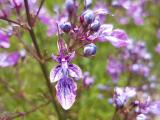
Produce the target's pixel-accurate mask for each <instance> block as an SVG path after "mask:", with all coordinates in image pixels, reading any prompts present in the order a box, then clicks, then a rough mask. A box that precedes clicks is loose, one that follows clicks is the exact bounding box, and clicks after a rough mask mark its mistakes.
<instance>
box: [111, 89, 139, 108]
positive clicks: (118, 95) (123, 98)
mask: <svg viewBox="0 0 160 120" xmlns="http://www.w3.org/2000/svg"><path fill="white" fill-rule="evenodd" d="M135 95H136V90H135V88H129V87H126V88H120V87H116V88H115V89H114V96H113V101H114V103H115V105H116V106H117V107H122V106H123V105H124V104H125V103H127V101H128V99H129V98H132V97H134V96H135Z"/></svg>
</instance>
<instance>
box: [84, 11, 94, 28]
mask: <svg viewBox="0 0 160 120" xmlns="http://www.w3.org/2000/svg"><path fill="white" fill-rule="evenodd" d="M94 19H95V16H94V12H93V11H92V10H86V11H85V12H84V13H83V14H82V15H81V22H84V24H85V25H88V24H91V23H92V22H93V21H94Z"/></svg>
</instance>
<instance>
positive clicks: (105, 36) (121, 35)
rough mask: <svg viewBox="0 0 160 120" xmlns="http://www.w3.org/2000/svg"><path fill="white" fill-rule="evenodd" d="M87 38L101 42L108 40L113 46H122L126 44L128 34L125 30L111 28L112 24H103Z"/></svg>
mask: <svg viewBox="0 0 160 120" xmlns="http://www.w3.org/2000/svg"><path fill="white" fill-rule="evenodd" d="M88 39H91V40H94V39H96V40H99V41H101V42H104V41H108V42H110V43H111V44H112V45H113V46H114V47H124V46H127V45H128V42H129V41H128V36H127V34H126V33H125V31H123V30H121V29H115V30H113V25H111V24H103V25H101V26H100V28H99V31H98V32H97V33H95V34H93V35H91V36H89V38H88Z"/></svg>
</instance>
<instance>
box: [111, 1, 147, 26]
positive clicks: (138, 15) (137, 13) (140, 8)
mask: <svg viewBox="0 0 160 120" xmlns="http://www.w3.org/2000/svg"><path fill="white" fill-rule="evenodd" d="M145 4H146V0H142V1H141V0H134V1H131V0H112V5H113V6H121V7H123V8H124V10H125V15H121V16H120V17H119V18H118V20H119V21H120V23H122V24H127V23H128V22H129V19H132V20H133V21H134V23H135V24H136V25H143V24H144V17H145V16H146V13H145V12H144V6H145ZM123 18H124V19H123ZM123 20H125V21H123Z"/></svg>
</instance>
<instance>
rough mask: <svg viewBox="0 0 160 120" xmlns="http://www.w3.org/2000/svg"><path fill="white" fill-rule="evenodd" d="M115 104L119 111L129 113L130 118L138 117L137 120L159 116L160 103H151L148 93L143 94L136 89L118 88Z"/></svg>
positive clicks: (115, 94) (146, 119)
mask: <svg viewBox="0 0 160 120" xmlns="http://www.w3.org/2000/svg"><path fill="white" fill-rule="evenodd" d="M113 103H114V104H115V106H116V107H117V110H119V111H121V112H122V111H126V110H127V111H128V112H129V115H130V116H128V118H130V117H134V116H136V118H135V119H136V120H148V118H149V117H151V116H150V115H153V114H154V115H159V113H160V108H159V104H160V103H159V101H151V98H150V96H149V95H148V94H146V93H141V92H139V91H138V90H136V89H135V88H128V87H126V88H119V87H116V88H115V91H114V96H113Z"/></svg>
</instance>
